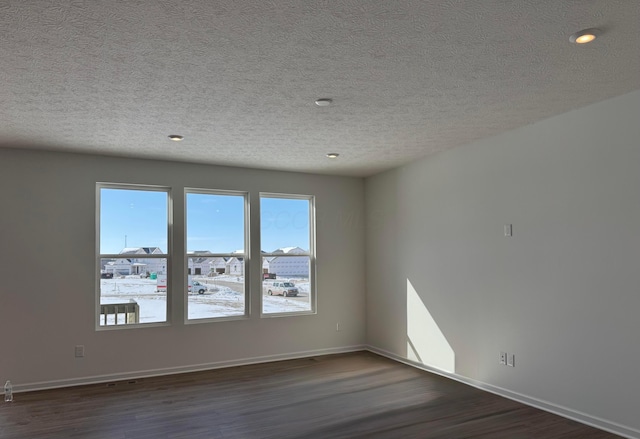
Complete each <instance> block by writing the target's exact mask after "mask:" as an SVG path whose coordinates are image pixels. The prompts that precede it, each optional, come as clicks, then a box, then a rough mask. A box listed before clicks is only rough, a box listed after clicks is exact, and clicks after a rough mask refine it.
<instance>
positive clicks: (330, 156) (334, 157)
mask: <svg viewBox="0 0 640 439" xmlns="http://www.w3.org/2000/svg"><path fill="white" fill-rule="evenodd" d="M339 155H340V154H338V153H337V152H330V153H329V154H327V157H329V158H330V159H337V158H338V156H339Z"/></svg>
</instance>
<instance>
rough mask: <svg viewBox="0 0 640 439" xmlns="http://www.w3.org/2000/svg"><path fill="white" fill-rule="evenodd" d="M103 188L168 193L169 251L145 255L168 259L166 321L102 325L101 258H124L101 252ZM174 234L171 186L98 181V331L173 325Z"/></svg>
mask: <svg viewBox="0 0 640 439" xmlns="http://www.w3.org/2000/svg"><path fill="white" fill-rule="evenodd" d="M102 189H123V190H134V191H135V190H137V191H154V192H164V193H166V194H167V253H162V254H155V255H154V254H148V255H144V258H145V259H166V261H167V293H166V320H165V321H164V322H150V323H137V324H127V325H100V267H101V259H122V254H121V253H116V254H113V253H100V213H101V212H100V207H101V204H102V202H101V198H100V191H101V190H102ZM172 234H173V197H172V196H171V188H170V187H168V186H155V185H144V184H129V183H108V182H96V242H95V246H96V247H95V252H96V261H95V269H94V271H95V277H96V282H95V304H94V315H95V328H96V330H97V331H113V330H122V329H136V328H149V327H154V326H170V325H171V297H172V291H171V281H170V279H171V274H172V271H173V270H172V258H171V255H172V254H173V249H172V241H173V239H172Z"/></svg>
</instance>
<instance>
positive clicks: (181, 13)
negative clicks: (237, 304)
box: [0, 0, 640, 176]
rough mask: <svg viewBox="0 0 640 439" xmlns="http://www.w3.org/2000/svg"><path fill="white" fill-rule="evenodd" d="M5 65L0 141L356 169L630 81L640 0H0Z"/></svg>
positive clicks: (512, 123) (442, 145) (634, 77)
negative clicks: (580, 35) (323, 103)
mask: <svg viewBox="0 0 640 439" xmlns="http://www.w3.org/2000/svg"><path fill="white" fill-rule="evenodd" d="M588 27H597V28H600V29H601V30H602V35H601V36H600V38H598V39H597V40H596V41H595V42H593V43H591V44H588V45H583V46H578V45H574V44H571V43H569V35H570V34H571V33H573V32H575V31H577V30H580V29H584V28H588ZM0 60H1V63H2V64H1V66H0V147H18V148H35V149H50V150H61V151H75V152H87V153H97V154H104V155H116V156H126V157H142V158H157V159H166V160H176V161H187V162H195V163H214V164H223V165H231V166H243V167H252V168H267V169H279V170H289V171H300V172H314V173H323V174H340V175H353V176H367V175H372V174H374V173H376V172H379V171H382V170H385V169H388V168H391V167H394V166H398V165H401V164H404V163H407V162H410V161H411V160H414V159H416V158H419V157H424V156H426V155H428V154H432V153H434V152H437V151H440V150H444V149H447V148H452V147H456V146H459V145H465V144H468V143H470V142H472V141H474V140H477V139H481V138H486V137H488V136H492V135H495V134H498V133H500V132H504V131H507V130H510V129H513V128H516V127H519V126H523V125H526V124H530V123H532V122H535V121H537V120H540V119H544V118H547V117H550V116H553V115H556V114H560V113H563V112H566V111H569V110H572V109H575V108H579V107H582V106H585V105H588V104H590V103H594V102H598V101H601V100H604V99H607V98H609V97H613V96H617V95H621V94H624V93H627V92H630V91H632V90H635V89H638V88H640V2H638V1H635V0H591V1H589V0H581V1H577V0H571V1H570V0H535V1H532V0H521V1H511V0H503V1H497V0H482V1H473V0H469V1H461V0H458V1H442V0H437V1H436V0H430V1H426V0H422V1H420V0H415V1H406V0H405V1H402V0H389V1H381V0H343V1H337V0H336V1H330V0H300V1H292V0H274V1H266V0H262V1H255V0H217V1H213V0H180V1H177V0H172V1H169V0H155V1H152V0H126V1H125V0H120V1H115V0H102V1H100V0H92V1H87V0H60V1H51V0H46V1H44V0H39V1H37V0H29V1H24V0H3V1H1V2H0ZM324 97H329V98H332V99H333V100H334V103H335V104H334V105H333V106H330V107H317V106H316V105H314V100H315V99H316V98H324ZM639 116H640V115H639ZM639 120H640V117H639ZM169 134H182V135H184V136H185V140H184V141H183V142H182V143H175V142H171V141H170V140H168V138H167V135H169ZM328 152H338V153H340V157H339V158H338V159H335V160H330V159H327V158H326V157H325V154H326V153H328Z"/></svg>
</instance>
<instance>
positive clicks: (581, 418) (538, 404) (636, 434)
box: [366, 346, 640, 439]
mask: <svg viewBox="0 0 640 439" xmlns="http://www.w3.org/2000/svg"><path fill="white" fill-rule="evenodd" d="M366 349H367V350H368V351H370V352H373V353H375V354H378V355H382V356H383V357H387V358H389V359H391V360H395V361H398V362H400V363H404V364H407V365H409V366H412V367H415V368H417V369H422V370H424V371H427V372H431V373H435V374H436V375H441V376H443V377H446V378H450V379H452V380H455V381H458V382H461V383H463V384H467V385H469V386H472V387H475V388H477V389H480V390H484V391H487V392H490V393H494V394H496V395H499V396H503V397H505V398H508V399H511V400H514V401H517V402H521V403H522V404H526V405H528V406H531V407H535V408H538V409H541V410H544V411H547V412H550V413H553V414H555V415H558V416H562V417H564V418H568V419H571V420H574V421H577V422H580V423H582V424H586V425H589V426H591V427H596V428H599V429H601V430H604V431H608V432H610V433H613V434H617V435H620V436H622V437H626V438H629V439H640V430H636V429H634V428H631V427H627V426H625V425H621V424H618V423H615V422H611V421H608V420H606V419H602V418H598V417H596V416H591V415H588V414H586V413H582V412H579V411H576V410H572V409H570V408H568V407H563V406H560V405H557V404H553V403H551V402H548V401H544V400H541V399H537V398H533V397H530V396H527V395H523V394H521V393H517V392H512V391H511V390H507V389H503V388H501V387H498V386H494V385H492V384H487V383H484V382H482V381H477V380H474V379H471V378H467V377H465V376H462V375H457V374H455V373H451V372H446V371H443V370H440V369H438V368H435V367H431V366H427V365H425V364H422V363H418V362H417V361H412V360H409V359H407V358H403V357H401V356H399V355H396V354H394V353H392V352H388V351H385V350H384V349H379V348H376V347H374V346H367V347H366Z"/></svg>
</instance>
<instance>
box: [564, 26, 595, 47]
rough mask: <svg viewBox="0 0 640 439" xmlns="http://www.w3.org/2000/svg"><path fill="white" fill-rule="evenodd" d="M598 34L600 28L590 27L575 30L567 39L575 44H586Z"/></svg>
mask: <svg viewBox="0 0 640 439" xmlns="http://www.w3.org/2000/svg"><path fill="white" fill-rule="evenodd" d="M598 35H600V30H599V29H595V28H591V29H584V30H581V31H578V32H576V33H575V34H573V35H571V36H570V37H569V41H571V42H572V43H576V44H586V43H590V42H592V41H593V40H595V39H596V38H597V37H598Z"/></svg>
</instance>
